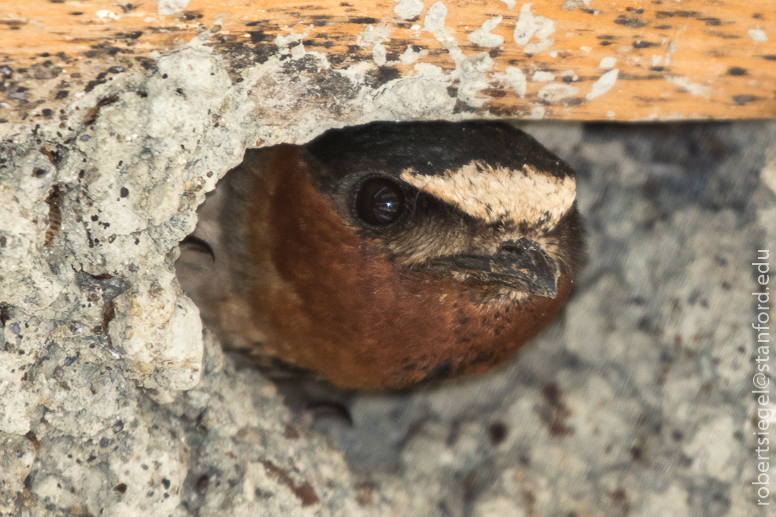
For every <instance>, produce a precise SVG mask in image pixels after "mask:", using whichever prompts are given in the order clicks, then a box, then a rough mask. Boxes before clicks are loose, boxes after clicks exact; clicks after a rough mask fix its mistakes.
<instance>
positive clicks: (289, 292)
mask: <svg viewBox="0 0 776 517" xmlns="http://www.w3.org/2000/svg"><path fill="white" fill-rule="evenodd" d="M217 191H219V192H217V195H216V196H214V200H213V201H212V202H211V200H209V201H207V202H206V203H205V206H204V207H203V209H201V213H202V214H203V215H205V216H207V217H204V218H203V219H201V222H200V227H202V228H203V229H202V231H200V227H198V230H197V232H200V233H202V234H203V235H204V236H202V237H200V238H203V239H205V240H206V241H208V243H209V244H210V246H211V247H212V250H213V254H214V256H215V260H214V262H213V264H212V271H209V272H208V273H206V274H207V276H208V277H209V278H210V280H205V281H203V280H201V279H199V280H197V281H194V282H191V281H190V282H188V283H189V284H190V285H194V286H195V288H187V286H186V283H187V282H186V281H184V280H185V279H186V278H187V275H186V274H184V275H183V277H182V280H181V281H182V283H183V284H184V288H185V289H186V290H187V292H189V293H190V294H191V295H192V297H193V298H194V299H195V301H196V302H197V303H198V304H199V306H200V309H201V311H202V315H203V320H204V321H205V323H206V324H208V325H209V326H211V327H213V328H214V329H215V330H216V332H217V333H218V334H219V336H220V337H221V340H222V342H224V344H225V345H226V346H228V347H232V348H237V349H240V350H242V351H244V352H247V353H248V354H250V355H253V356H255V357H257V358H259V359H262V360H266V358H268V357H269V358H272V360H277V361H280V362H282V363H286V364H291V365H294V366H298V367H301V368H304V369H308V370H312V371H316V372H319V373H320V374H322V375H323V376H324V377H325V378H326V379H328V380H329V381H330V382H332V383H334V384H336V385H339V386H343V387H349V388H361V389H369V388H401V387H406V386H410V385H413V384H416V383H419V382H422V381H428V380H435V379H442V378H446V377H450V376H456V375H461V374H466V373H475V372H483V371H486V370H487V369H489V368H491V367H492V366H494V365H496V364H499V363H500V362H502V361H504V360H505V359H507V358H508V357H510V356H511V355H512V353H513V352H514V351H515V350H517V348H518V347H519V346H520V345H522V344H523V343H524V342H525V341H526V340H528V339H530V338H531V337H533V336H534V335H536V334H537V333H538V332H539V331H540V330H541V329H542V328H543V327H544V326H545V325H546V324H547V323H548V322H549V321H550V320H551V319H552V318H553V317H554V316H555V315H556V314H557V313H558V311H559V310H560V309H561V308H562V306H563V304H564V303H565V301H566V299H567V298H568V296H569V294H570V292H571V288H572V285H573V282H574V279H575V278H576V274H577V270H578V267H579V263H580V260H581V257H582V253H583V233H584V231H583V228H582V222H581V218H580V215H579V213H578V211H577V208H576V204H575V202H574V199H575V181H574V171H573V170H572V169H571V167H569V165H567V164H566V163H565V162H563V161H562V160H560V159H559V158H557V157H556V156H554V155H553V154H552V153H550V152H549V151H547V150H546V149H544V148H543V147H542V146H541V145H540V144H538V143H537V142H536V141H535V140H533V139H532V138H531V137H530V136H528V135H526V134H525V133H523V132H521V131H520V130H518V129H515V128H513V127H512V126H510V125H508V124H506V123H500V122H485V121H471V122H460V123H449V122H408V123H383V122H381V123H372V124H368V125H365V126H357V127H349V128H345V129H337V130H331V131H328V132H326V133H324V134H323V135H322V136H320V137H318V138H316V139H315V140H313V141H311V142H310V143H308V144H306V145H303V146H291V145H281V146H276V147H272V148H266V149H259V150H252V151H248V152H247V153H246V155H245V159H244V161H243V163H242V164H241V165H240V166H238V167H237V168H236V169H234V170H232V171H230V172H229V173H228V174H227V176H226V177H225V178H224V180H222V184H219V187H218V188H217ZM208 203H210V204H211V205H212V206H211V207H208ZM213 207H215V208H213ZM197 232H195V235H197ZM209 267H210V266H209ZM179 271H180V268H179ZM179 276H181V275H180V272H179ZM188 276H189V277H190V276H191V275H190V274H189V275H188Z"/></svg>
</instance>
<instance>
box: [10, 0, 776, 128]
mask: <svg viewBox="0 0 776 517" xmlns="http://www.w3.org/2000/svg"><path fill="white" fill-rule="evenodd" d="M165 3H173V4H174V3H175V0H160V1H158V2H157V0H131V1H125V0H118V1H108V0H90V1H87V0H25V1H24V2H19V1H17V0H0V81H2V82H0V99H2V101H1V103H0V121H6V122H14V121H20V120H24V119H27V118H29V117H44V118H45V117H47V116H51V115H52V114H53V113H55V112H56V111H57V110H58V109H59V108H61V106H63V105H65V104H66V103H67V102H69V99H72V96H73V95H76V94H78V93H79V92H88V91H90V90H91V89H93V88H95V87H96V86H98V85H100V84H103V83H106V82H108V81H110V80H112V79H113V78H114V77H115V76H117V75H118V74H122V73H127V72H131V71H136V72H137V71H140V72H142V73H146V74H149V73H152V72H153V69H154V60H155V58H156V56H157V55H158V54H156V52H158V53H161V54H165V53H168V52H170V51H173V50H175V49H176V48H178V47H179V46H181V45H185V44H187V43H188V42H190V41H191V40H192V39H194V38H199V40H200V41H202V42H204V43H205V44H206V45H207V46H209V47H211V48H212V49H213V50H214V51H215V52H217V53H219V54H220V55H221V56H222V57H223V58H224V62H225V63H226V66H227V67H228V70H229V73H230V76H232V79H233V80H240V78H241V77H242V74H243V72H244V71H245V70H246V69H248V68H250V67H255V66H261V64H262V63H263V62H265V61H266V60H268V59H271V58H272V56H275V55H277V54H278V52H279V51H283V48H280V47H282V46H283V39H282V38H286V40H285V41H286V42H287V43H288V46H287V48H290V49H293V48H294V47H298V46H299V45H301V46H302V47H301V49H303V50H302V51H303V52H305V53H307V54H309V53H311V52H317V53H320V54H322V55H324V56H326V59H327V61H328V63H329V65H330V67H331V69H332V70H346V69H350V68H352V67H354V66H357V65H359V64H360V65H361V66H368V67H371V68H372V70H371V72H370V74H371V76H372V77H373V78H374V81H373V83H372V87H373V88H378V87H379V86H381V85H383V84H386V83H388V82H390V81H392V80H396V79H400V78H405V77H410V76H413V75H416V74H418V73H420V72H419V70H420V69H422V67H423V66H426V68H425V70H426V72H427V71H428V70H429V68H428V65H433V66H435V67H438V70H439V71H440V72H441V73H442V74H445V76H446V79H445V80H446V81H448V83H449V88H448V91H449V92H450V95H451V96H452V97H455V98H456V105H455V109H454V112H472V113H474V114H481V115H483V116H486V115H496V116H501V117H518V118H546V119H577V120H629V121H632V120H670V119H681V118H714V119H716V118H760V117H774V116H776V9H774V5H773V1H772V0H746V1H745V0H727V1H721V0H683V1H682V2H677V1H674V0H670V1H669V0H630V1H626V0H610V1H606V2H604V1H600V0H535V1H534V2H532V3H531V4H527V3H521V2H511V1H506V0H503V1H497V0H488V1H485V0H481V1H475V2H472V1H466V0H447V1H445V2H437V3H434V2H430V1H426V2H423V6H422V10H421V11H420V12H419V13H418V15H417V16H415V17H412V18H409V19H403V18H402V17H401V16H399V14H398V12H400V13H402V14H404V15H405V17H409V15H411V14H413V12H412V9H409V8H408V10H407V11H406V12H405V11H401V8H402V7H407V6H409V7H411V6H412V2H409V1H407V0H405V1H404V2H402V3H397V2H396V1H394V0H378V1H374V2H372V1H370V2H356V1H355V0H350V1H340V0H317V1H307V2H299V1H286V0H271V1H249V0H230V1H227V0H191V1H189V2H188V4H187V5H186V7H185V9H183V10H179V11H178V12H175V13H174V14H171V15H164V14H160V6H163V4H165ZM179 3H180V4H181V5H183V4H186V2H185V1H183V2H180V1H179ZM510 5H513V6H512V7H510ZM445 11H446V13H445ZM408 13H409V14H408ZM440 13H444V14H446V16H445V17H444V19H443V25H442V24H440V23H439V16H438V15H439V14H440ZM496 17H501V18H500V21H498V18H496ZM435 20H436V22H435ZM489 20H490V24H491V26H492V27H493V28H492V30H490V32H489V33H488V32H487V31H486V30H481V31H479V32H477V33H475V31H477V30H478V29H481V27H482V26H483V24H485V23H486V22H488V21H489ZM531 20H533V24H531V23H529V22H530V21H531ZM497 21H498V23H496V22H497ZM486 28H487V27H486ZM516 28H518V30H516ZM531 29H533V30H534V32H533V34H531ZM289 35H291V37H290V38H288V37H289ZM294 35H296V36H294ZM478 35H479V37H478ZM278 37H280V38H281V39H276V38H278ZM499 37H500V38H499ZM502 38H503V43H499V42H500V41H501V39H502ZM279 43H280V47H279ZM493 43H496V44H495V45H494V46H492V47H491V46H489V45H491V44H493ZM408 49H409V50H408ZM299 50H300V49H297V52H298V51H299ZM291 54H292V55H293V52H291ZM402 57H403V59H402ZM419 65H420V66H419ZM433 70H436V69H433ZM615 70H616V71H615ZM602 78H603V79H602ZM606 86H609V89H607V88H606ZM329 94H330V95H337V93H336V91H331V92H329ZM288 115H289V116H293V113H291V112H289V113H288Z"/></svg>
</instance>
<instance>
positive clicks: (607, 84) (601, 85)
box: [585, 68, 620, 100]
mask: <svg viewBox="0 0 776 517" xmlns="http://www.w3.org/2000/svg"><path fill="white" fill-rule="evenodd" d="M619 73H620V70H619V69H617V68H615V69H614V70H609V71H608V72H606V73H605V74H604V75H602V76H601V77H599V78H598V80H597V81H596V82H595V83H593V87H592V88H591V89H590V93H588V94H587V95H585V99H587V100H593V99H595V98H596V97H600V96H601V95H603V94H605V93H606V92H608V91H609V90H611V89H612V86H614V83H615V82H617V74H619Z"/></svg>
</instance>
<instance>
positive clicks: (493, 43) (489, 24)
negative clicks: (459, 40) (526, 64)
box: [469, 16, 504, 48]
mask: <svg viewBox="0 0 776 517" xmlns="http://www.w3.org/2000/svg"><path fill="white" fill-rule="evenodd" d="M502 19H503V16H494V17H493V18H491V19H490V20H487V21H485V23H483V24H482V26H481V27H480V28H479V29H477V30H476V31H474V32H472V33H471V34H469V41H471V42H472V43H474V44H476V45H479V46H481V47H488V48H490V47H498V46H499V45H502V44H503V43H504V37H503V36H501V35H499V34H491V33H490V31H492V30H493V29H495V28H496V26H497V25H498V24H499V23H501V20H502Z"/></svg>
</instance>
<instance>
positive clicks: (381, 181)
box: [356, 178, 404, 226]
mask: <svg viewBox="0 0 776 517" xmlns="http://www.w3.org/2000/svg"><path fill="white" fill-rule="evenodd" d="M402 212H404V191H403V190H402V188H401V186H399V185H398V184H396V183H395V182H393V181H391V180H389V179H386V178H372V179H370V180H367V181H365V182H364V183H362V184H361V187H360V188H359V189H358V193H357V194H356V215H358V217H359V218H360V219H361V220H362V221H364V222H366V223H368V224H371V225H374V226H385V225H388V224H391V223H393V222H395V221H396V220H397V219H398V218H399V217H400V216H401V214H402Z"/></svg>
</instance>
